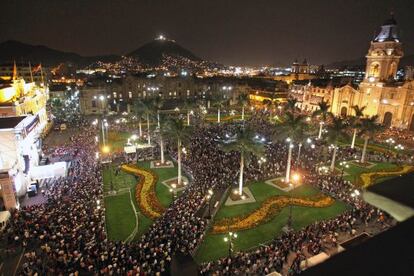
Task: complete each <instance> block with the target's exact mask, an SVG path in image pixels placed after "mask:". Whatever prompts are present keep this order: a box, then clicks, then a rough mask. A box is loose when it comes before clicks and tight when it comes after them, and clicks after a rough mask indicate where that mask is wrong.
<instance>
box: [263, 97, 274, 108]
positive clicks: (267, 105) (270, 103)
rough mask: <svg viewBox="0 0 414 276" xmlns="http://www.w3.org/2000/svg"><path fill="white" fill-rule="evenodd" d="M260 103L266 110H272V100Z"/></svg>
mask: <svg viewBox="0 0 414 276" xmlns="http://www.w3.org/2000/svg"><path fill="white" fill-rule="evenodd" d="M262 103H263V105H264V106H266V110H272V105H273V102H272V100H270V99H264V100H263V102H262Z"/></svg>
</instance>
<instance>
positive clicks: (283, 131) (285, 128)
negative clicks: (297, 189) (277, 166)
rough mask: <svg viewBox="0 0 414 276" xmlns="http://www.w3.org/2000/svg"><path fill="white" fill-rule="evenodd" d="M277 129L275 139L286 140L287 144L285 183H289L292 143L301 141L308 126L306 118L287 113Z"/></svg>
mask: <svg viewBox="0 0 414 276" xmlns="http://www.w3.org/2000/svg"><path fill="white" fill-rule="evenodd" d="M278 129H279V130H280V131H279V133H278V134H276V137H275V138H276V139H277V140H283V141H285V140H286V141H287V142H288V143H289V148H288V160H287V165H286V177H285V182H286V183H289V181H290V167H291V163H292V148H293V143H294V142H295V141H298V140H299V139H301V137H303V136H304V135H305V133H306V132H307V130H308V124H306V117H305V116H304V115H302V114H299V115H297V116H295V115H294V114H293V113H292V112H287V113H286V115H285V118H284V120H283V123H282V124H281V125H278Z"/></svg>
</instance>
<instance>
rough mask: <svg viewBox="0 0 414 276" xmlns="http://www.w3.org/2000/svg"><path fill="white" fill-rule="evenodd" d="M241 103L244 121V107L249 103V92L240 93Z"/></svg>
mask: <svg viewBox="0 0 414 276" xmlns="http://www.w3.org/2000/svg"><path fill="white" fill-rule="evenodd" d="M239 103H240V104H241V106H242V118H241V119H242V120H243V121H244V108H245V107H246V106H248V105H249V95H248V94H245V93H243V94H240V95H239Z"/></svg>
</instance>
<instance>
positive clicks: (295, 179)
mask: <svg viewBox="0 0 414 276" xmlns="http://www.w3.org/2000/svg"><path fill="white" fill-rule="evenodd" d="M300 179H301V176H300V174H298V173H294V174H293V175H292V182H291V183H289V188H290V195H289V201H290V204H289V218H288V223H287V229H288V230H289V231H290V230H292V221H293V215H292V211H293V190H294V189H295V187H296V185H295V184H297V183H299V181H300Z"/></svg>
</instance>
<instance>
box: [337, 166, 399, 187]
mask: <svg viewBox="0 0 414 276" xmlns="http://www.w3.org/2000/svg"><path fill="white" fill-rule="evenodd" d="M373 163H375V162H373ZM338 164H339V163H338ZM348 165H349V168H345V169H344V172H345V173H347V174H348V175H345V176H344V179H346V180H348V181H351V182H353V183H355V182H358V181H359V180H358V179H359V176H360V175H361V174H362V173H366V172H375V171H381V170H392V169H394V168H396V167H398V166H397V165H396V164H392V163H384V162H380V163H375V166H374V167H372V168H363V167H360V166H357V165H354V164H352V163H349V162H348ZM337 168H338V169H339V170H341V169H342V168H340V166H338V165H337ZM383 180H384V179H381V181H383Z"/></svg>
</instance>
